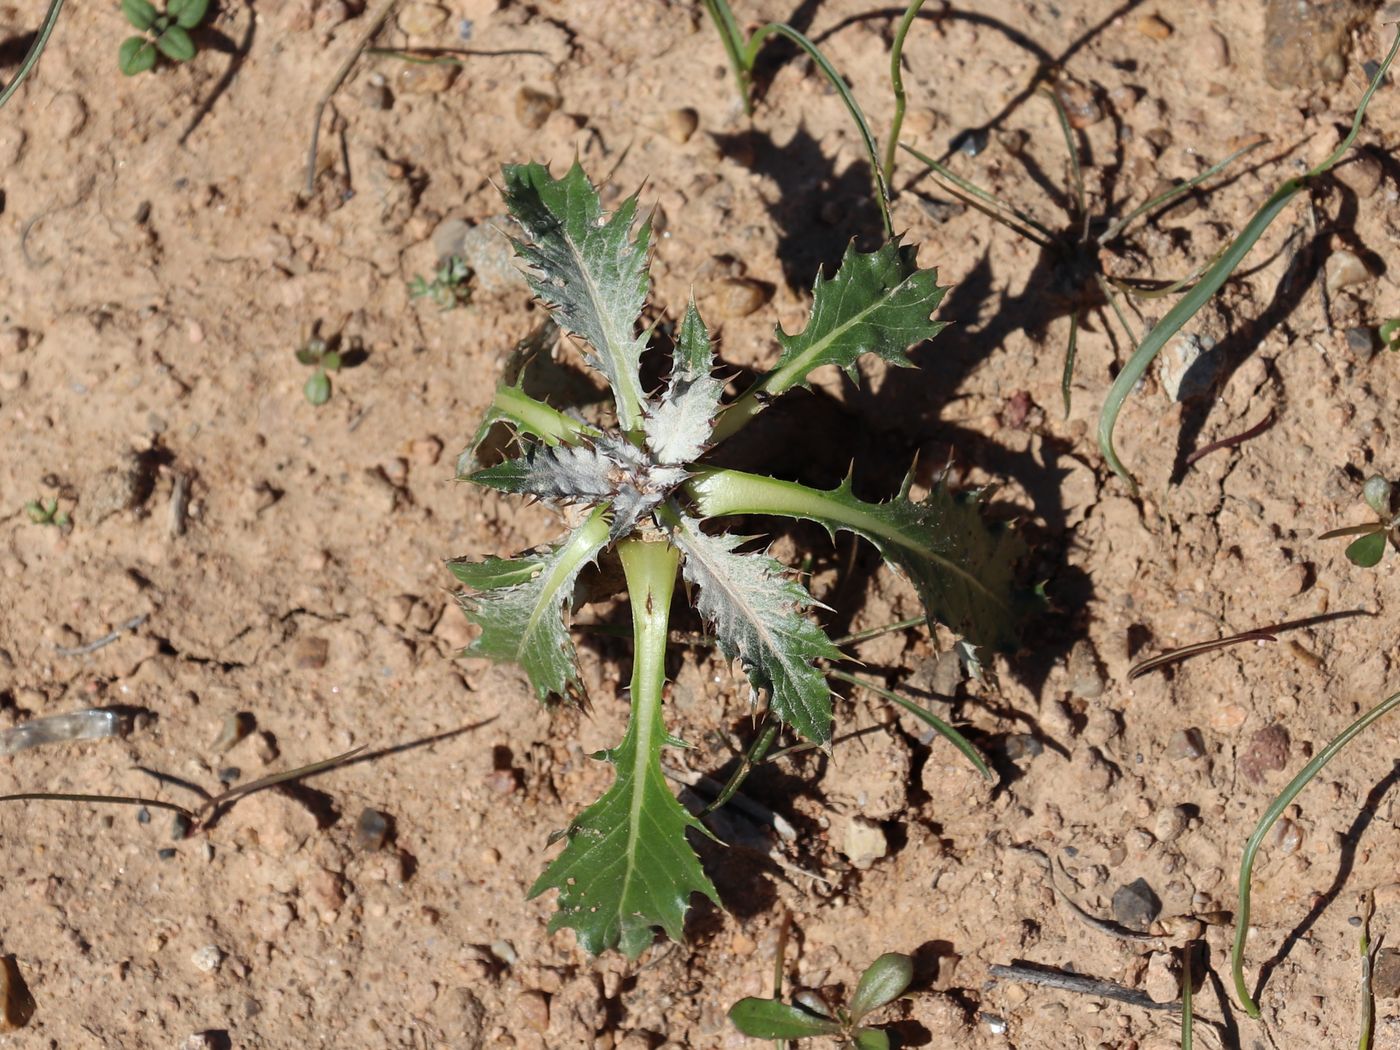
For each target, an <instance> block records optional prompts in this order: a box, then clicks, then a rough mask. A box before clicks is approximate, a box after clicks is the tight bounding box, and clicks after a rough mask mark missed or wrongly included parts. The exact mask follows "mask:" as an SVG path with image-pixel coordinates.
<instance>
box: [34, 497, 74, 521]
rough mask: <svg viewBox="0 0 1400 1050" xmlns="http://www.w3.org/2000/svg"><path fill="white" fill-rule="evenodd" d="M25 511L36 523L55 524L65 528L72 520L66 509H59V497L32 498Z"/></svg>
mask: <svg viewBox="0 0 1400 1050" xmlns="http://www.w3.org/2000/svg"><path fill="white" fill-rule="evenodd" d="M24 512H25V513H26V514H28V515H29V520H30V521H32V522H33V523H34V524H35V525H54V526H57V527H58V528H60V529H61V528H63V527H64V526H65V525H67V524H68V523H69V521H70V519H69V517H68V514H67V512H66V511H61V510H59V509H58V499H57V498H54V499H50V500H43V499H32V500H30V501H29V502H28V503H26V504H25V505H24Z"/></svg>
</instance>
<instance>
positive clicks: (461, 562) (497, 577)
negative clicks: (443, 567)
mask: <svg viewBox="0 0 1400 1050" xmlns="http://www.w3.org/2000/svg"><path fill="white" fill-rule="evenodd" d="M543 565H544V559H543V558H487V559H486V560H485V561H468V560H467V559H466V558H454V559H453V560H452V561H450V562H448V563H447V568H448V571H450V572H451V573H452V575H453V576H455V577H457V579H458V581H459V582H461V583H465V584H466V585H467V586H468V587H471V588H472V589H473V590H478V591H494V590H497V589H499V588H501V587H513V586H515V585H516V584H520V583H529V582H530V581H531V580H533V579H534V578H535V574H536V573H538V572H539V571H540V567H541V566H543Z"/></svg>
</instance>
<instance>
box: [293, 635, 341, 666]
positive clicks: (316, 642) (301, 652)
mask: <svg viewBox="0 0 1400 1050" xmlns="http://www.w3.org/2000/svg"><path fill="white" fill-rule="evenodd" d="M330 653H331V643H330V642H328V641H326V639H324V638H318V637H316V636H314V635H307V636H305V637H302V638H298V639H297V642H296V646H295V648H294V649H293V651H292V664H293V665H294V666H295V667H297V668H300V669H301V670H303V671H319V670H320V669H321V668H323V667H325V666H326V661H327V660H328V659H330Z"/></svg>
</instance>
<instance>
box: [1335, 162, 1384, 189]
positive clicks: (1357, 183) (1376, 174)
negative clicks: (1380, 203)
mask: <svg viewBox="0 0 1400 1050" xmlns="http://www.w3.org/2000/svg"><path fill="white" fill-rule="evenodd" d="M1332 174H1333V177H1334V178H1336V180H1337V181H1338V182H1340V183H1341V184H1342V185H1343V186H1346V187H1348V188H1349V189H1351V190H1352V192H1354V193H1355V194H1356V195H1357V196H1358V197H1360V198H1362V199H1363V200H1364V199H1366V198H1367V197H1370V196H1373V195H1374V194H1375V192H1376V190H1378V189H1380V186H1381V177H1382V175H1383V174H1384V170H1383V169H1382V168H1381V162H1380V161H1379V160H1377V159H1376V158H1375V157H1373V156H1371V154H1369V153H1356V154H1353V155H1352V156H1351V157H1350V158H1348V159H1347V160H1345V161H1343V162H1342V163H1341V164H1339V165H1337V167H1336V168H1334V169H1333V171H1332Z"/></svg>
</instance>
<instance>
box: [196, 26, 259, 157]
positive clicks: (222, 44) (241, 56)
mask: <svg viewBox="0 0 1400 1050" xmlns="http://www.w3.org/2000/svg"><path fill="white" fill-rule="evenodd" d="M246 14H247V17H248V28H247V29H246V30H245V31H244V33H243V39H242V40H241V41H239V42H238V43H234V41H233V40H232V39H231V38H230V37H229V36H227V35H226V34H224V33H221V32H219V31H218V30H217V29H214V28H213V27H212V26H209V25H204V26H201V27H200V28H199V29H198V30H197V31H196V32H195V34H194V38H195V42H196V43H197V44H198V45H199V47H200V48H201V50H203V49H208V50H210V51H218V52H220V53H222V54H226V55H230V56H231V57H230V59H229V63H228V67H227V68H226V69H225V70H224V72H223V75H222V76H221V77H219V79H218V81H217V82H216V83H215V84H214V87H213V88H212V89H211V90H210V92H209V94H207V95H205V96H204V98H203V100H202V101H201V102H200V103H199V106H198V108H197V109H196V110H195V111H194V114H193V116H191V117H190V122H189V123H188V124H186V125H185V130H184V131H182V132H180V138H179V139H178V140H177V142H178V144H179V145H181V146H183V145H184V144H185V143H186V142H188V141H189V137H190V136H191V135H193V134H194V132H195V129H196V128H198V127H199V125H200V124H202V123H203V122H204V118H205V117H207V116H208V115H209V113H210V111H211V110H213V108H214V104H215V103H216V102H218V101H219V99H220V98H222V97H223V95H224V93H225V92H226V91H228V89H229V88H230V87H231V86H232V85H233V82H234V80H235V79H237V77H238V72H239V70H241V69H242V68H243V63H244V62H246V61H247V60H248V55H249V53H250V52H251V51H252V50H253V37H254V35H255V34H256V33H257V25H258V18H257V13H256V12H255V11H254V10H253V6H252V4H251V3H250V4H248V5H247V9H246ZM208 17H209V18H211V19H212V18H213V12H211V13H210V15H209V16H208Z"/></svg>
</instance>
